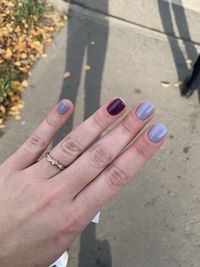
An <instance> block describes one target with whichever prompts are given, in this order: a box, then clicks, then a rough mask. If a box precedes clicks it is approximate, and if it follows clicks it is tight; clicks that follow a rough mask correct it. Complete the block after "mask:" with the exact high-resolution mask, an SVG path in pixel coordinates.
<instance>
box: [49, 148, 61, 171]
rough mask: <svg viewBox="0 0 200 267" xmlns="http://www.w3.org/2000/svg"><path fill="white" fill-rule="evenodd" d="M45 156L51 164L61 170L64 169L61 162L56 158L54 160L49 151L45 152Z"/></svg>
mask: <svg viewBox="0 0 200 267" xmlns="http://www.w3.org/2000/svg"><path fill="white" fill-rule="evenodd" d="M45 156H46V158H47V161H48V162H50V163H51V164H52V165H54V166H56V167H58V168H59V169H60V170H61V171H62V170H64V167H63V165H62V164H60V163H59V162H58V161H57V160H55V159H54V158H52V156H51V155H50V153H49V152H46V153H45Z"/></svg>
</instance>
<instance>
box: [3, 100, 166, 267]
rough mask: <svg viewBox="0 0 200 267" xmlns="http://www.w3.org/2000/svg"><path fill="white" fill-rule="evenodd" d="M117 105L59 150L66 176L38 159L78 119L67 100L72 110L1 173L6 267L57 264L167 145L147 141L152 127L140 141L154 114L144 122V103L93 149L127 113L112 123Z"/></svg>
mask: <svg viewBox="0 0 200 267" xmlns="http://www.w3.org/2000/svg"><path fill="white" fill-rule="evenodd" d="M113 100H114V98H113V99H111V100H109V101H108V102H107V103H105V104H104V105H103V106H102V107H101V108H100V109H99V110H97V111H96V112H95V113H94V114H93V115H92V116H91V117H90V118H88V119H87V120H86V121H84V122H83V123H82V124H80V125H79V126H78V127H77V128H75V129H74V130H73V131H71V132H70V133H69V134H68V135H66V136H65V137H64V138H63V140H62V141H61V142H60V143H59V144H58V145H57V146H56V147H55V148H53V150H52V151H51V156H52V157H53V158H55V159H56V160H57V161H58V162H60V163H61V164H62V165H63V166H65V169H64V170H63V171H60V170H59V169H58V168H57V167H55V166H53V165H51V164H50V163H49V162H48V161H47V160H46V158H45V157H44V158H43V159H41V160H40V161H38V159H39V158H40V156H41V155H42V154H43V152H44V151H45V150H46V148H47V147H48V145H49V144H50V142H51V140H52V138H53V137H54V135H55V134H56V132H57V131H58V130H59V128H60V127H61V126H62V125H63V124H64V123H65V121H66V120H67V119H68V118H69V116H70V115H71V113H72V112H73V104H72V103H71V102H70V101H69V100H67V99H65V100H63V101H66V102H67V103H68V104H69V105H70V108H69V110H68V111H67V112H66V113H65V114H63V115H61V114H59V113H58V112H57V105H56V106H55V107H54V108H53V109H52V110H51V111H50V113H49V114H48V115H47V117H46V118H45V119H44V121H43V122H42V123H41V124H40V125H39V126H38V127H37V128H36V130H35V131H34V132H33V134H32V135H31V136H30V137H29V138H28V140H27V141H26V142H25V143H24V144H23V145H22V146H21V147H20V148H19V149H18V150H17V151H16V152H15V153H14V154H13V155H11V156H10V157H9V158H8V159H7V160H6V161H5V162H4V163H3V164H2V165H1V166H0V266H9V267H18V266H19V267H29V266H30V267H33V266H39V267H40V266H41V267H42V266H45V267H46V266H48V265H50V264H51V263H52V262H53V261H55V260H56V259H57V258H58V257H59V256H60V255H61V254H62V253H63V252H64V251H65V250H66V248H68V247H69V245H70V244H71V243H72V241H73V240H74V239H75V238H76V237H77V235H79V234H80V232H81V231H82V230H83V229H84V228H85V227H86V226H87V225H88V223H89V222H90V220H91V219H92V218H93V217H94V216H95V215H96V213H97V212H98V211H99V210H101V208H102V207H103V206H104V205H105V204H106V203H107V202H108V201H110V200H111V199H112V198H113V197H114V196H115V195H116V194H117V193H118V192H119V190H120V189H121V188H123V187H124V186H125V185H126V184H127V183H128V182H130V181H131V180H132V178H133V177H134V176H135V174H136V173H137V172H138V171H139V170H140V169H141V168H142V167H143V165H144V164H145V163H146V162H147V161H148V160H149V158H150V157H151V156H153V155H154V154H155V152H156V151H157V150H158V149H159V147H160V145H161V144H162V143H163V140H162V141H161V142H159V143H156V144H154V143H152V142H151V141H150V140H149V139H148V137H147V133H148V131H149V129H150V128H151V127H152V126H150V127H149V128H147V130H145V131H144V132H143V133H142V134H141V135H139V136H138V134H139V132H140V131H141V130H142V129H143V127H144V126H145V125H146V124H147V123H148V122H149V121H150V120H151V119H152V117H153V115H154V114H152V115H151V116H150V117H149V118H148V119H146V120H145V121H141V120H139V119H138V118H137V117H136V115H135V111H136V109H137V108H138V106H139V105H140V104H141V102H140V103H138V104H137V105H136V106H135V107H133V108H132V110H131V111H130V113H128V114H127V115H126V117H125V118H124V119H123V120H122V121H121V122H120V123H119V124H118V125H117V126H116V127H114V128H113V129H112V130H111V131H110V132H109V133H107V134H106V135H104V136H103V137H101V138H100V139H98V141H96V142H95V143H94V144H92V145H91V143H92V141H94V140H95V139H96V138H97V137H98V136H99V135H100V134H101V133H102V132H103V131H104V130H106V129H107V128H108V127H109V126H110V125H111V124H112V123H113V122H114V121H116V120H117V119H118V118H119V117H121V116H122V115H123V114H124V113H125V111H126V110H123V111H122V112H121V113H120V114H118V115H116V116H111V115H110V114H109V113H108V112H107V106H108V105H109V104H110V103H111V102H112V101H113ZM123 101H124V100H123ZM124 102H125V101H124ZM136 136H137V139H136V140H134V142H132V141H133V139H135V137H136ZM131 142H132V143H131ZM130 143H131V144H130ZM127 146H128V147H127Z"/></svg>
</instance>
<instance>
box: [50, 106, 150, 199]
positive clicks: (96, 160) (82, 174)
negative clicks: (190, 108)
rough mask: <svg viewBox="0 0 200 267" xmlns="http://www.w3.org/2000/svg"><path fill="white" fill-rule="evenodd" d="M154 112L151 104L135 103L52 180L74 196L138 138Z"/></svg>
mask: <svg viewBox="0 0 200 267" xmlns="http://www.w3.org/2000/svg"><path fill="white" fill-rule="evenodd" d="M153 113H154V106H153V104H152V103H150V102H148V101H144V102H140V103H138V104H137V105H136V106H135V107H134V108H133V110H132V111H131V112H130V113H129V114H128V115H127V116H126V117H125V119H123V120H122V121H121V122H120V123H119V124H118V125H117V126H116V127H115V128H113V129H112V130H111V131H110V132H109V133H108V134H106V135H105V136H103V137H102V138H101V139H100V140H99V141H98V142H96V143H95V144H94V145H93V146H92V147H91V148H89V149H88V150H87V151H86V152H85V153H83V154H82V155H81V156H80V157H79V158H78V159H77V160H76V161H75V162H74V163H73V164H71V165H70V166H69V167H68V168H67V169H66V170H64V171H62V172H61V173H59V174H58V175H56V176H55V177H54V178H53V179H56V181H57V179H61V180H63V181H64V182H66V186H67V188H70V192H69V194H70V196H71V197H74V196H76V195H77V194H78V193H79V192H80V191H81V190H82V189H83V188H84V187H85V186H86V185H87V184H89V183H90V182H91V181H92V180H93V179H94V178H95V177H96V176H97V175H99V173H100V172H102V171H103V170H104V169H105V168H106V167H107V165H109V164H110V163H111V162H112V161H113V160H114V159H115V158H116V157H117V156H118V155H119V153H120V152H121V151H122V150H123V149H124V148H125V147H126V146H127V145H128V144H129V143H130V142H131V141H132V140H133V139H134V138H135V137H136V136H137V134H138V133H139V132H140V131H141V130H142V129H143V127H144V126H145V125H146V124H147V123H148V122H149V121H150V120H151V119H152V117H153ZM66 177H67V179H66Z"/></svg>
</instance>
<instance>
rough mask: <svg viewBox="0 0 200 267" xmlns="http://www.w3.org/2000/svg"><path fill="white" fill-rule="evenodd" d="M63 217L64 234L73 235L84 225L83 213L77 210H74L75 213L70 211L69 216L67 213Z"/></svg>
mask: <svg viewBox="0 0 200 267" xmlns="http://www.w3.org/2000/svg"><path fill="white" fill-rule="evenodd" d="M72 214H73V215H72ZM63 219H64V221H65V223H64V224H63V229H62V235H63V234H64V235H66V236H69V235H72V236H74V235H76V234H77V233H79V232H80V231H81V230H82V229H83V228H84V227H85V222H84V220H83V215H82V214H81V212H79V211H78V210H76V213H75V212H73V213H71V215H70V216H69V214H67V215H66V216H64V218H63ZM66 222H67V223H66Z"/></svg>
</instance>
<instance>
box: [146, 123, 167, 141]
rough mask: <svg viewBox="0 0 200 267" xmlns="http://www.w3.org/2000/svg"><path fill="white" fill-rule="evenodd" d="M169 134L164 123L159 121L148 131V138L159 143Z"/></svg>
mask: <svg viewBox="0 0 200 267" xmlns="http://www.w3.org/2000/svg"><path fill="white" fill-rule="evenodd" d="M166 134H167V127H166V126H165V125H164V124H162V123H157V124H156V125H154V127H153V128H152V129H151V130H150V131H149V132H148V138H149V140H150V141H151V142H153V143H159V142H160V141H161V140H162V139H163V138H164V137H165V135H166Z"/></svg>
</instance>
